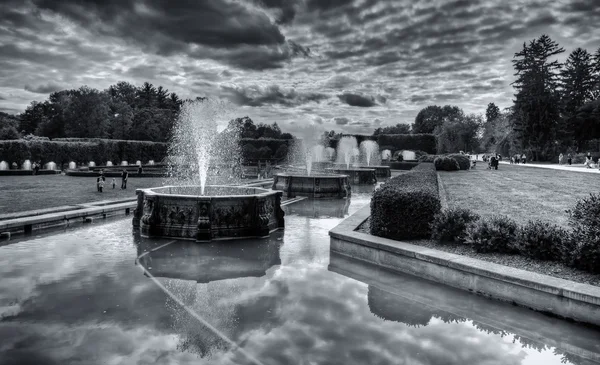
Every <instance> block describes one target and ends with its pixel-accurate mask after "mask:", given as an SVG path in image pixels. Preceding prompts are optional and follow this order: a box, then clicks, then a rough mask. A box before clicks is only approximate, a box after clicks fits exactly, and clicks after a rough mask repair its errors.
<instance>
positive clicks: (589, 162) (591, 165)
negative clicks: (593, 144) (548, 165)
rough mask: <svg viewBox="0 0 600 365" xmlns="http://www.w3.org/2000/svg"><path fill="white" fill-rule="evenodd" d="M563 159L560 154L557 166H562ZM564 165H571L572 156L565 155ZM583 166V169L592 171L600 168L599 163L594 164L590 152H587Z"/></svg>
mask: <svg viewBox="0 0 600 365" xmlns="http://www.w3.org/2000/svg"><path fill="white" fill-rule="evenodd" d="M564 158H565V156H564V155H563V154H562V153H561V154H560V155H559V156H558V163H559V164H562V163H564ZM566 163H567V164H568V165H569V166H571V165H572V164H573V156H572V155H571V154H570V153H569V154H567V161H566ZM583 165H584V166H585V167H587V168H588V169H592V168H596V167H597V168H600V161H598V160H596V161H595V162H594V158H593V156H592V153H591V152H588V153H587V155H586V156H585V162H584V163H583Z"/></svg>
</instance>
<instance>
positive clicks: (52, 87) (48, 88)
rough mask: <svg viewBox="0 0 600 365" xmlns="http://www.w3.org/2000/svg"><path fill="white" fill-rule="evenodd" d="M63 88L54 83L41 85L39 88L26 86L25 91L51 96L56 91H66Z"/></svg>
mask: <svg viewBox="0 0 600 365" xmlns="http://www.w3.org/2000/svg"><path fill="white" fill-rule="evenodd" d="M64 89H65V88H64V87H63V86H60V85H58V84H53V83H47V84H40V85H38V86H30V85H25V90H27V91H30V92H32V93H36V94H51V93H53V92H55V91H60V90H64Z"/></svg>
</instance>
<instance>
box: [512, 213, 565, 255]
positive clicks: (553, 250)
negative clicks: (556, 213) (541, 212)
mask: <svg viewBox="0 0 600 365" xmlns="http://www.w3.org/2000/svg"><path fill="white" fill-rule="evenodd" d="M569 241H570V240H569V234H568V232H567V231H565V230H564V229H562V228H560V227H558V226H555V225H552V224H548V222H543V221H539V220H537V221H529V222H528V223H527V225H525V226H523V227H520V228H519V230H518V231H517V240H516V247H517V249H518V251H519V252H520V253H521V255H523V256H527V257H531V258H534V259H538V260H552V261H563V262H565V261H569V260H563V258H565V257H566V256H568V255H570V254H571V252H572V247H570V245H569Z"/></svg>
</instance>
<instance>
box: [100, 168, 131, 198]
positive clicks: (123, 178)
mask: <svg viewBox="0 0 600 365" xmlns="http://www.w3.org/2000/svg"><path fill="white" fill-rule="evenodd" d="M138 173H140V172H139V171H138ZM127 178H129V172H128V171H127V169H123V171H122V172H121V189H127ZM105 183H106V176H105V175H104V170H102V171H100V176H98V178H97V179H96V188H97V189H98V192H99V193H101V192H102V191H103V189H104V184H105ZM111 185H112V188H113V189H115V188H116V186H117V181H116V180H115V178H114V177H113V179H112V182H111Z"/></svg>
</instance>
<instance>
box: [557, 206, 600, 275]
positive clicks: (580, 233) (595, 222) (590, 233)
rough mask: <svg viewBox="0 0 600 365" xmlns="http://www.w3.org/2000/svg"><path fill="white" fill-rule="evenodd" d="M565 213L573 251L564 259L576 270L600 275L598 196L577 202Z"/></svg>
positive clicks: (599, 211)
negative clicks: (569, 228) (567, 215)
mask: <svg viewBox="0 0 600 365" xmlns="http://www.w3.org/2000/svg"><path fill="white" fill-rule="evenodd" d="M567 213H568V214H569V225H570V226H571V228H572V229H573V231H572V233H571V239H572V245H573V250H572V252H571V257H566V258H565V259H566V260H568V261H570V262H568V263H570V264H571V265H573V266H574V267H576V268H578V269H582V270H586V271H589V272H593V273H600V194H590V196H589V197H587V198H583V199H580V200H578V201H577V203H576V204H575V207H574V208H573V209H571V210H568V211H567Z"/></svg>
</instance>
